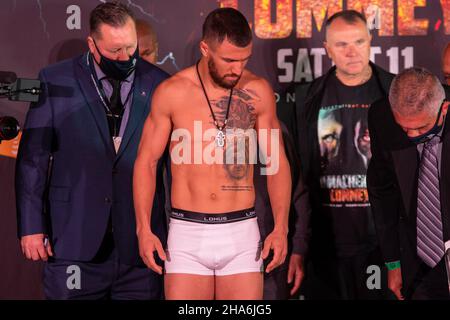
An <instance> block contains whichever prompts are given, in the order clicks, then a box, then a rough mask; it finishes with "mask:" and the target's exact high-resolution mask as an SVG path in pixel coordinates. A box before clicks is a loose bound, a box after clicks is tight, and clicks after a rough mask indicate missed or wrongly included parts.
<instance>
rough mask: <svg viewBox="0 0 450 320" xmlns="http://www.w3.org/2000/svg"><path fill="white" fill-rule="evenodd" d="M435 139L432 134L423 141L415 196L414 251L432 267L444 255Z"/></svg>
mask: <svg viewBox="0 0 450 320" xmlns="http://www.w3.org/2000/svg"><path fill="white" fill-rule="evenodd" d="M437 143H439V138H438V137H435V138H434V139H432V140H431V141H428V142H426V143H425V144H424V147H423V151H422V158H421V161H420V167H419V184H418V197H417V255H418V256H419V257H420V258H421V259H422V260H423V261H424V262H425V263H426V264H427V265H428V266H430V267H432V268H433V267H434V266H436V264H437V263H438V262H439V261H440V260H441V259H442V256H443V255H444V241H443V236H442V216H441V197H440V189H439V171H438V159H437V154H436V153H437V152H436V149H437V148H433V146H434V145H435V144H437Z"/></svg>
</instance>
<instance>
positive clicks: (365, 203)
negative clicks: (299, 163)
mask: <svg viewBox="0 0 450 320" xmlns="http://www.w3.org/2000/svg"><path fill="white" fill-rule="evenodd" d="M381 97H382V92H381V90H380V88H379V85H378V83H377V81H376V78H375V76H374V75H372V77H371V78H370V79H369V80H368V81H367V82H365V83H364V84H362V85H358V86H346V85H344V84H343V83H342V82H341V81H339V80H338V78H337V77H336V75H333V76H331V77H330V79H329V81H328V82H327V86H326V89H325V94H324V96H323V99H322V107H321V108H320V111H319V117H318V126H317V128H318V130H317V131H318V132H317V133H318V141H319V146H320V156H321V157H320V158H321V164H320V165H321V175H320V187H321V195H320V196H321V203H322V209H323V210H322V212H321V213H320V214H321V215H322V217H321V218H322V220H323V221H325V222H326V225H327V228H329V229H330V232H331V233H332V235H331V238H332V240H333V241H334V247H335V250H336V254H337V255H338V256H342V257H345V256H354V255H357V254H363V253H367V252H368V251H370V250H372V249H373V248H374V247H375V244H376V238H375V230H374V225H373V219H372V215H371V212H370V203H369V196H368V192H367V182H366V172H367V166H368V163H369V161H370V158H371V152H370V137H369V130H368V126H367V114H368V110H369V107H370V104H371V103H373V102H375V101H376V100H378V99H380V98H381ZM319 228H320V226H319Z"/></svg>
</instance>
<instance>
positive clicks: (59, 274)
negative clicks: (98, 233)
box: [44, 233, 163, 300]
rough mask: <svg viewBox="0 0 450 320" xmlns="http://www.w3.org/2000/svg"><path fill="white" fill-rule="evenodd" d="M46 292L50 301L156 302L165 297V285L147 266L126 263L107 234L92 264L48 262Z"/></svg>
mask: <svg viewBox="0 0 450 320" xmlns="http://www.w3.org/2000/svg"><path fill="white" fill-rule="evenodd" d="M44 293H45V296H46V298H47V299H50V300H72V299H75V300H76V299H82V300H107V299H113V300H131V299H133V300H154V299H162V298H163V282H162V276H160V275H158V274H156V273H155V272H153V271H152V270H150V269H148V268H147V267H139V266H130V265H126V264H123V263H122V262H121V261H120V259H119V255H118V253H117V250H116V248H115V246H114V239H113V236H112V234H111V233H107V234H106V236H105V239H104V240H103V243H102V245H101V248H100V250H99V252H98V253H97V255H96V257H95V258H94V259H93V260H92V261H89V262H80V261H69V260H61V259H53V258H52V259H49V261H48V262H47V263H46V264H45V267H44Z"/></svg>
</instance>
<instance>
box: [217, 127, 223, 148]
mask: <svg viewBox="0 0 450 320" xmlns="http://www.w3.org/2000/svg"><path fill="white" fill-rule="evenodd" d="M224 145H225V134H224V133H223V131H222V130H218V131H217V134H216V146H218V147H219V148H223V146H224Z"/></svg>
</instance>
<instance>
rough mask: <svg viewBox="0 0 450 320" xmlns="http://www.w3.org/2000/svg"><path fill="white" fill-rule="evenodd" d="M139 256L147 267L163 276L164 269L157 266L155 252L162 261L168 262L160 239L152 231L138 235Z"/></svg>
mask: <svg viewBox="0 0 450 320" xmlns="http://www.w3.org/2000/svg"><path fill="white" fill-rule="evenodd" d="M137 236H138V240H139V255H140V256H141V258H142V260H143V261H144V263H145V265H146V266H147V267H149V268H150V269H152V270H153V271H155V272H156V273H158V274H162V267H161V266H159V265H158V264H156V262H155V258H154V257H153V252H154V251H156V252H157V253H158V256H159V258H160V259H161V260H163V261H166V253H165V252H164V249H163V247H162V244H161V241H159V239H158V237H157V236H156V235H155V234H153V233H151V232H150V231H146V232H140V233H138V235H137Z"/></svg>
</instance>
